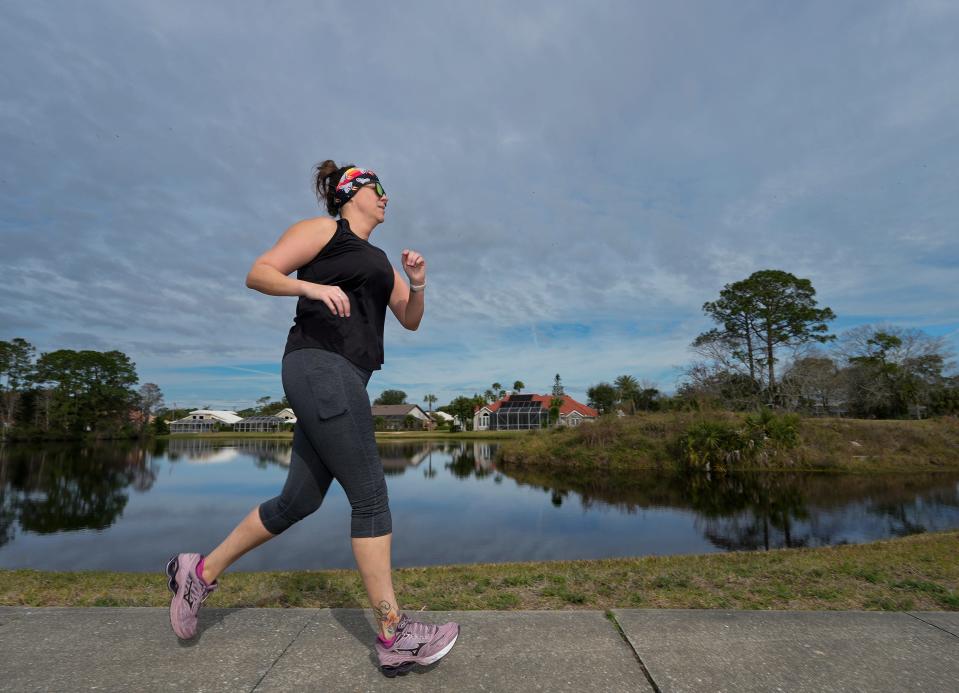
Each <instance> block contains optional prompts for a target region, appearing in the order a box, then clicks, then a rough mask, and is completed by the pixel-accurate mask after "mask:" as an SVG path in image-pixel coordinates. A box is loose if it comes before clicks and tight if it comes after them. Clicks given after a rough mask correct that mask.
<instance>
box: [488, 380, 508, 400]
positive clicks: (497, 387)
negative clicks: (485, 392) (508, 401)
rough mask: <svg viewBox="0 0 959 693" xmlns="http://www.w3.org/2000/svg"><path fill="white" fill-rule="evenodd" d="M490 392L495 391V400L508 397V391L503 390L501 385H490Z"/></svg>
mask: <svg viewBox="0 0 959 693" xmlns="http://www.w3.org/2000/svg"><path fill="white" fill-rule="evenodd" d="M490 390H492V391H493V399H501V398H502V397H505V396H506V390H504V389H503V386H502V385H501V384H500V383H493V384H492V385H490Z"/></svg>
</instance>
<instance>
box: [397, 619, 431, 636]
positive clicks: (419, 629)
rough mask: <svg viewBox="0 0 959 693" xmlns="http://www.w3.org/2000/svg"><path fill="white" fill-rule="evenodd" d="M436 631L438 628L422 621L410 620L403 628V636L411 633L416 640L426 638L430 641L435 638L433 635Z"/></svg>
mask: <svg viewBox="0 0 959 693" xmlns="http://www.w3.org/2000/svg"><path fill="white" fill-rule="evenodd" d="M435 631H436V626H434V625H433V624H431V623H422V622H420V621H414V620H413V619H409V621H408V622H407V623H406V625H405V627H404V628H403V634H404V635H405V634H406V633H409V634H410V635H412V636H413V637H415V638H426V640H427V641H428V640H430V639H431V638H432V637H433V633H434V632H435Z"/></svg>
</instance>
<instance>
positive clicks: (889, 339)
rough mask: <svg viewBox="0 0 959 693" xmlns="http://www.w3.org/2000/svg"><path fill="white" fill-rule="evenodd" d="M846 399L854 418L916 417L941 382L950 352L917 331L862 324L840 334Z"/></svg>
mask: <svg viewBox="0 0 959 693" xmlns="http://www.w3.org/2000/svg"><path fill="white" fill-rule="evenodd" d="M838 351H839V353H840V354H841V355H842V356H843V357H845V359H846V360H847V361H848V363H849V367H848V368H847V369H846V371H845V372H846V377H847V381H848V386H849V389H848V397H849V399H850V401H851V403H852V408H853V410H854V412H855V413H856V414H857V415H859V416H879V417H886V416H907V415H909V413H910V411H912V412H913V413H915V415H916V416H919V415H920V414H921V407H923V406H926V405H927V404H928V402H929V400H930V397H931V393H932V392H934V391H937V390H940V389H941V388H942V387H943V385H944V383H945V382H946V376H945V375H944V371H946V370H947V369H948V368H950V367H951V365H952V364H951V356H952V354H951V352H950V351H949V350H948V349H947V348H946V346H945V342H944V341H943V340H942V339H941V338H939V337H931V336H930V335H927V334H925V333H924V332H922V331H921V330H916V329H903V328H899V327H894V326H888V325H885V326H880V327H873V326H869V325H864V326H861V327H858V328H855V329H852V330H849V331H848V332H846V333H844V334H843V336H842V340H841V343H840V346H839V349H838Z"/></svg>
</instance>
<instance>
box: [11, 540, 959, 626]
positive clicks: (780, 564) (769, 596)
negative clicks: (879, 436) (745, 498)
mask: <svg viewBox="0 0 959 693" xmlns="http://www.w3.org/2000/svg"><path fill="white" fill-rule="evenodd" d="M956 556H959V531H949V532H935V533H927V534H917V535H913V536H909V537H904V538H899V539H892V540H888V541H880V542H874V543H871V544H861V545H843V546H835V547H829V548H818V549H778V550H773V551H749V552H734V553H723V554H720V553H715V554H703V555H686V556H648V557H643V558H615V559H605V560H595V561H549V562H537V563H502V564H476V565H452V566H436V567H427V568H403V569H399V570H396V571H394V575H393V579H394V584H395V587H396V593H397V596H398V598H399V600H400V604H401V606H402V608H404V609H407V610H419V609H430V610H450V609H456V610H473V609H495V610H509V609H603V610H605V609H614V608H631V607H641V608H670V609H807V610H829V609H865V610H896V611H901V610H907V609H918V610H944V611H959V561H957V560H956ZM220 582H221V589H220V590H218V591H217V592H214V593H213V595H212V596H211V597H210V600H209V602H208V603H209V605H210V606H214V607H294V606H295V607H339V608H365V607H366V606H367V604H366V595H365V592H364V591H363V585H362V583H361V581H360V578H359V575H358V574H357V572H356V571H352V570H324V571H294V572H262V573H227V574H225V575H223V576H222V577H221V579H220ZM168 603H169V592H168V591H167V589H166V577H165V576H164V575H163V574H162V573H161V572H159V571H158V572H157V573H149V574H145V573H109V572H74V573H59V572H40V571H35V570H3V571H0V605H3V606H166V605H167V604H168Z"/></svg>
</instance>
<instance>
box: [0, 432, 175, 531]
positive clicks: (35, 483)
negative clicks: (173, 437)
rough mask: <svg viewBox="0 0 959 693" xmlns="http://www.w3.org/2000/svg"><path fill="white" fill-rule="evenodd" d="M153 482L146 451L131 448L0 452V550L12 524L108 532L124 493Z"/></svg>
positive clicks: (61, 446) (125, 498)
mask: <svg viewBox="0 0 959 693" xmlns="http://www.w3.org/2000/svg"><path fill="white" fill-rule="evenodd" d="M156 478H157V468H156V465H155V464H154V463H153V462H152V460H151V459H150V458H149V456H148V454H147V451H146V450H145V449H144V448H142V447H139V446H137V445H135V444H133V443H121V444H118V443H114V442H111V443H104V444H99V445H95V446H92V447H79V446H75V445H67V444H46V445H42V446H34V445H16V446H7V447H3V448H0V546H2V545H3V544H6V543H7V542H9V541H11V540H12V539H13V538H14V525H15V524H16V525H18V526H19V527H20V529H21V530H23V531H26V532H33V533H36V534H48V533H51V532H58V531H61V530H79V529H104V528H106V527H109V526H110V525H112V524H113V523H114V522H115V521H116V519H117V518H118V517H120V515H121V514H122V512H123V509H124V508H125V507H126V505H127V501H128V499H129V496H128V493H127V489H128V488H130V489H133V490H134V491H136V492H139V493H144V492H146V491H149V490H150V489H151V488H152V487H153V484H154V482H155V481H156Z"/></svg>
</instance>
